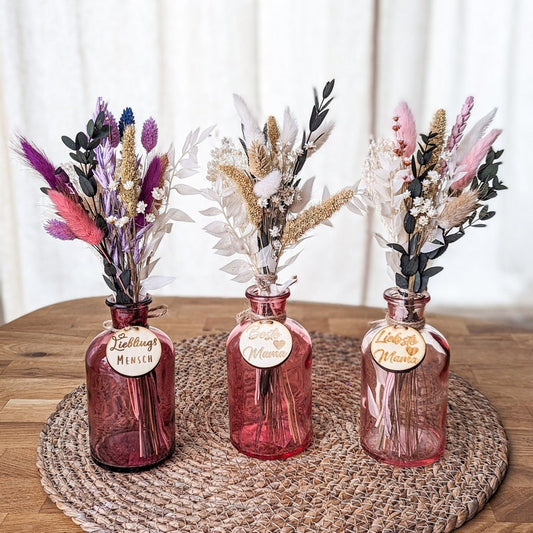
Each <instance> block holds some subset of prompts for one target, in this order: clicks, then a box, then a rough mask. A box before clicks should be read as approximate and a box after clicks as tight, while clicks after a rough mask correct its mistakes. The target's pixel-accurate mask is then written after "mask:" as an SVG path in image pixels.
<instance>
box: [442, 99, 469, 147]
mask: <svg viewBox="0 0 533 533" xmlns="http://www.w3.org/2000/svg"><path fill="white" fill-rule="evenodd" d="M473 107H474V98H473V97H472V96H468V97H467V99H466V100H465V103H464V104H463V107H462V108H461V112H460V113H459V114H458V115H457V119H456V120H455V124H454V126H453V128H452V132H451V134H450V137H449V138H448V144H447V146H446V150H448V152H450V151H451V150H452V148H453V147H454V146H457V144H459V141H460V140H461V139H462V137H463V132H464V130H465V128H466V123H467V122H468V119H469V118H470V112H471V111H472V108H473Z"/></svg>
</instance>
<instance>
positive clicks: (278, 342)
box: [274, 340, 285, 350]
mask: <svg viewBox="0 0 533 533" xmlns="http://www.w3.org/2000/svg"><path fill="white" fill-rule="evenodd" d="M274 346H275V347H276V349H277V350H280V349H281V348H283V346H285V341H282V340H275V341H274Z"/></svg>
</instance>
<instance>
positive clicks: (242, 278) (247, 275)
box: [231, 269, 254, 283]
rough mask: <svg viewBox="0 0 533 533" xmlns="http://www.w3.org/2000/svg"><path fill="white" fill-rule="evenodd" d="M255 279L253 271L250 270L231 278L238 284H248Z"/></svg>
mask: <svg viewBox="0 0 533 533" xmlns="http://www.w3.org/2000/svg"><path fill="white" fill-rule="evenodd" d="M253 277H254V273H253V271H252V269H250V270H249V271H248V272H241V273H240V274H238V275H237V276H235V277H233V278H231V279H232V280H233V281H236V282H237V283H247V282H248V281H250V280H251V279H252V278H253Z"/></svg>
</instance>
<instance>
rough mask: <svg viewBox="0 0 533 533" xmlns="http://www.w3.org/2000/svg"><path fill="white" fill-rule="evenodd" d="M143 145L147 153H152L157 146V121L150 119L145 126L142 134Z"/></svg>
mask: <svg viewBox="0 0 533 533" xmlns="http://www.w3.org/2000/svg"><path fill="white" fill-rule="evenodd" d="M141 144H142V145H143V146H144V149H145V150H146V152H147V153H149V152H151V151H152V150H153V149H154V148H155V147H156V144H157V124H156V121H155V120H154V119H153V118H152V117H150V118H149V119H147V120H146V121H145V122H144V124H143V129H142V133H141Z"/></svg>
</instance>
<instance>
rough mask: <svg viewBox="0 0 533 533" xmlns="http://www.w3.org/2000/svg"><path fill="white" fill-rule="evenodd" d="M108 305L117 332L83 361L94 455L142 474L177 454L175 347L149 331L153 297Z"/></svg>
mask: <svg viewBox="0 0 533 533" xmlns="http://www.w3.org/2000/svg"><path fill="white" fill-rule="evenodd" d="M106 303H107V305H109V307H110V308H111V318H112V324H113V327H112V329H110V330H107V331H103V332H102V333H100V334H99V335H98V336H97V337H95V338H94V340H93V341H92V342H91V344H90V345H89V348H88V349H87V354H86V359H85V368H86V374H87V401H88V413H89V442H90V449H91V456H92V458H93V459H94V461H95V462H96V463H97V464H99V465H100V466H104V467H107V468H109V469H112V470H119V471H135V470H142V469H146V468H150V467H152V466H155V465H157V464H159V463H161V462H162V461H163V460H165V459H166V458H167V457H169V456H170V455H171V454H172V451H173V449H174V439H175V428H174V412H175V411H174V410H175V385H174V378H175V375H174V365H175V362H174V346H173V344H172V342H171V340H170V339H169V337H168V336H167V335H166V334H165V333H163V332H162V331H160V330H159V329H157V328H153V327H151V326H148V323H147V320H148V306H149V304H150V303H151V299H150V298H147V299H145V300H143V301H142V302H139V303H133V304H125V305H123V304H120V305H119V304H116V303H114V302H112V301H110V300H107V301H106Z"/></svg>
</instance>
